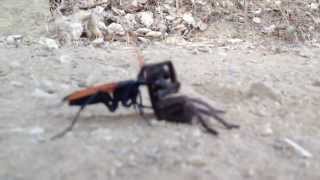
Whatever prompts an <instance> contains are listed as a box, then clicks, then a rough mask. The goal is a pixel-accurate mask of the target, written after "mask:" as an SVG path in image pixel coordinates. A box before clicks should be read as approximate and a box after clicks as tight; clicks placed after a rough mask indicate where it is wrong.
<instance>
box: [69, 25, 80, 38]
mask: <svg viewBox="0 0 320 180" xmlns="http://www.w3.org/2000/svg"><path fill="white" fill-rule="evenodd" d="M67 28H69V29H67V31H69V33H70V35H71V39H72V40H78V39H80V36H81V34H82V32H83V26H82V24H81V23H70V24H69V26H67Z"/></svg>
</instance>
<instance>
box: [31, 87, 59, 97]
mask: <svg viewBox="0 0 320 180" xmlns="http://www.w3.org/2000/svg"><path fill="white" fill-rule="evenodd" d="M31 95H32V96H33V97H38V98H52V97H54V95H52V94H49V93H47V92H45V91H43V90H41V89H39V88H36V89H35V90H34V91H33V92H32V94H31Z"/></svg>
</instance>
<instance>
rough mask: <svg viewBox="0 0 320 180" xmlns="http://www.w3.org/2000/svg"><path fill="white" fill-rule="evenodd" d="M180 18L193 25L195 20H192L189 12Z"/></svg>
mask: <svg viewBox="0 0 320 180" xmlns="http://www.w3.org/2000/svg"><path fill="white" fill-rule="evenodd" d="M182 19H183V20H184V21H185V22H186V23H187V24H188V25H193V26H195V24H196V21H195V20H194V18H193V16H192V14H191V13H185V14H184V15H183V17H182Z"/></svg>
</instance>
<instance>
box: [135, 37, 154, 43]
mask: <svg viewBox="0 0 320 180" xmlns="http://www.w3.org/2000/svg"><path fill="white" fill-rule="evenodd" d="M138 40H139V41H141V42H143V43H145V44H149V43H150V42H151V41H150V40H149V39H147V38H143V37H138Z"/></svg>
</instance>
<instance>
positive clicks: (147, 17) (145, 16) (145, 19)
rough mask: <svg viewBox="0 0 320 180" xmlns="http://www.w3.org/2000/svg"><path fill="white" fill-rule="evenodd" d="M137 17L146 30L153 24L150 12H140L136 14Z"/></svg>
mask: <svg viewBox="0 0 320 180" xmlns="http://www.w3.org/2000/svg"><path fill="white" fill-rule="evenodd" d="M138 17H139V18H140V21H141V23H142V24H143V25H144V26H145V27H147V28H150V27H151V25H152V24H153V22H154V19H153V13H152V12H151V11H145V12H140V13H138Z"/></svg>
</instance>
